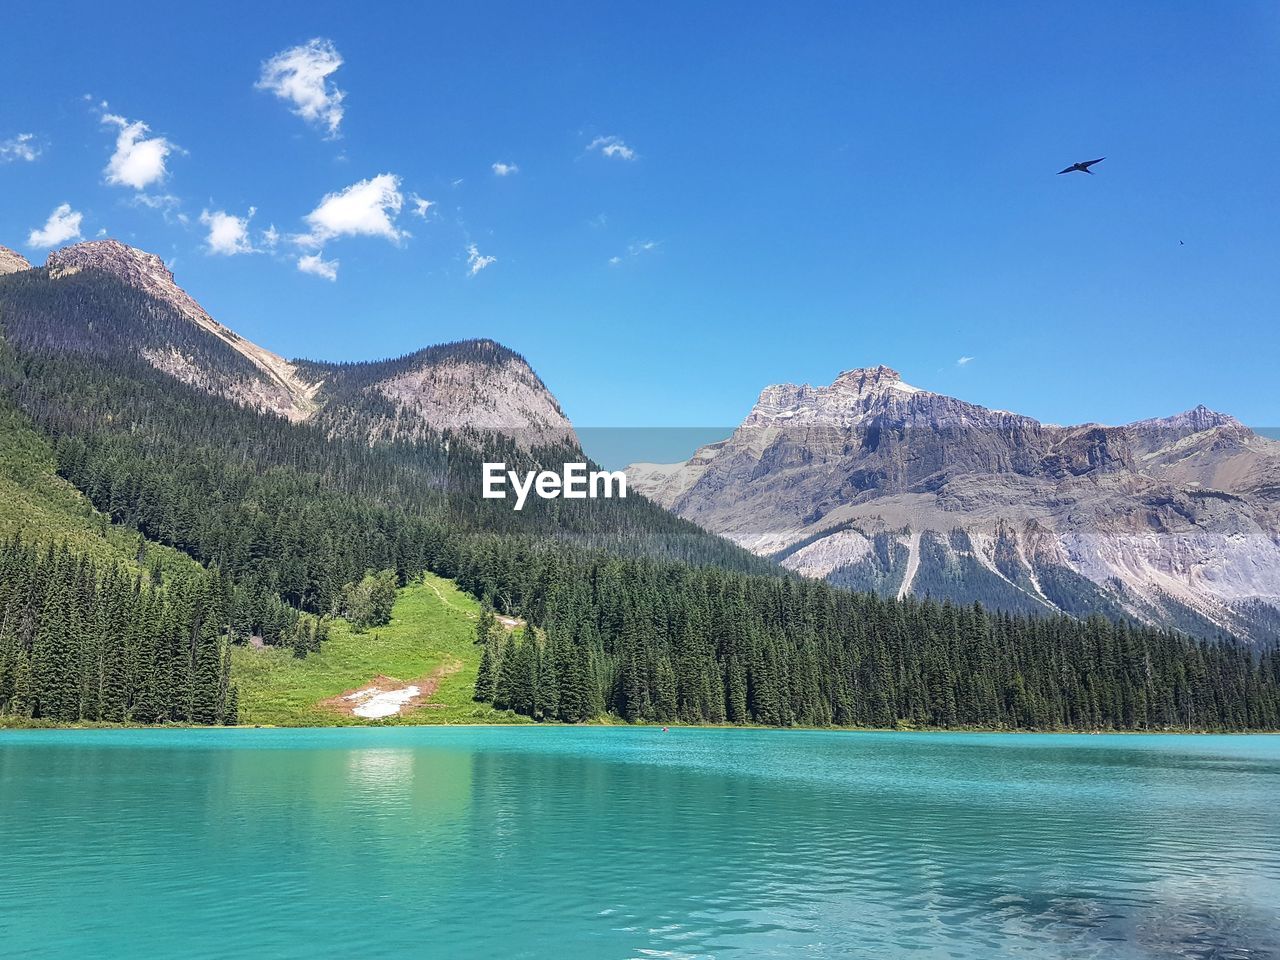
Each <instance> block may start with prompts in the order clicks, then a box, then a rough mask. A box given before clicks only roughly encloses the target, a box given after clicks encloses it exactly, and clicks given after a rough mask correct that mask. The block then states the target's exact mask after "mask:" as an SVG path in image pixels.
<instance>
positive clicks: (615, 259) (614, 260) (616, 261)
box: [609, 257, 622, 267]
mask: <svg viewBox="0 0 1280 960" xmlns="http://www.w3.org/2000/svg"><path fill="white" fill-rule="evenodd" d="M621 262H622V258H621V257H610V258H609V266H611V267H616V266H617V265H618V264H620V263H621Z"/></svg>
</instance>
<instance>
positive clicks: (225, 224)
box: [200, 207, 257, 257]
mask: <svg viewBox="0 0 1280 960" xmlns="http://www.w3.org/2000/svg"><path fill="white" fill-rule="evenodd" d="M255 213H257V210H256V209H255V208H254V207H250V208H249V213H248V216H244V217H237V216H235V215H234V214H230V213H227V212H226V211H225V210H214V211H209V210H202V211H201V212H200V222H201V223H202V224H204V225H205V226H206V227H208V228H209V235H208V236H207V237H205V249H206V250H208V252H209V253H211V254H216V255H219V256H224V257H232V256H235V255H236V254H240V253H255V252H257V251H256V250H255V249H254V246H253V243H252V242H251V241H250V239H249V221H250V220H251V219H252V218H253V215H254V214H255Z"/></svg>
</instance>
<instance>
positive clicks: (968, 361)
mask: <svg viewBox="0 0 1280 960" xmlns="http://www.w3.org/2000/svg"><path fill="white" fill-rule="evenodd" d="M971 363H973V357H961V358H960V359H958V360H957V361H956V366H957V367H967V366H968V365H969V364H971Z"/></svg>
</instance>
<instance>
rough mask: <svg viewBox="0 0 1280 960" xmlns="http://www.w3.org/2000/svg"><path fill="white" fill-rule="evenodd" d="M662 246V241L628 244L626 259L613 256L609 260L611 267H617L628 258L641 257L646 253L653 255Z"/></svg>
mask: <svg viewBox="0 0 1280 960" xmlns="http://www.w3.org/2000/svg"><path fill="white" fill-rule="evenodd" d="M660 246H662V241H661V240H637V241H635V242H634V243H629V244H627V253H626V257H625V258H624V257H621V256H613V257H610V258H609V265H610V266H611V267H616V266H618V264H620V263H622V261H623V260H624V259H626V258H630V257H640V256H643V255H644V254H646V253H651V252H653V251H654V250H657V249H658V248H659V247H660Z"/></svg>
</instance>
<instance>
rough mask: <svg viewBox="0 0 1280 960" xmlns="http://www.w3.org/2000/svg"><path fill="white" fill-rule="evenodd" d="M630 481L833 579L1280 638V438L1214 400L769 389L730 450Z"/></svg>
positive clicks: (897, 382)
mask: <svg viewBox="0 0 1280 960" xmlns="http://www.w3.org/2000/svg"><path fill="white" fill-rule="evenodd" d="M629 477H630V480H631V482H632V484H633V486H634V487H635V488H636V489H637V490H639V491H640V492H642V493H644V494H646V495H647V496H649V497H651V498H652V499H654V500H656V501H657V502H659V503H661V504H663V505H664V506H666V507H668V508H669V509H671V510H673V511H674V512H675V513H676V514H678V515H679V516H681V517H685V518H687V519H690V520H693V521H695V522H696V523H698V524H700V525H701V526H703V527H704V528H705V529H707V530H710V531H712V532H714V533H720V534H722V535H725V536H727V537H729V538H730V539H732V540H734V541H735V542H737V543H739V544H741V545H742V546H745V547H747V548H748V549H751V550H752V551H754V552H756V553H759V554H763V555H768V556H774V557H776V558H778V559H780V560H781V561H782V562H783V564H784V565H785V566H787V567H789V568H791V569H793V570H796V571H798V572H801V573H805V574H808V575H812V576H819V577H825V578H826V579H828V580H831V581H832V582H834V583H837V584H843V585H847V586H853V587H860V588H869V589H874V590H876V591H878V592H880V593H885V594H897V595H906V594H908V593H914V594H918V595H923V594H926V593H927V594H930V595H932V596H934V597H938V598H943V597H949V598H952V599H955V600H957V601H971V600H975V599H978V600H982V601H984V602H986V603H988V604H989V605H992V606H999V607H1003V608H1006V609H1016V610H1025V611H1041V612H1045V611H1054V610H1058V611H1064V612H1067V613H1070V614H1073V615H1077V616H1079V615H1087V614H1089V613H1094V612H1098V613H1106V614H1109V615H1113V616H1114V615H1124V616H1130V617H1134V618H1136V619H1139V620H1142V621H1145V622H1148V623H1157V624H1161V625H1168V626H1178V627H1180V628H1183V629H1188V630H1190V631H1192V632H1196V633H1200V634H1213V633H1215V632H1231V633H1234V634H1237V635H1240V636H1244V637H1249V638H1251V639H1256V640H1264V641H1265V640H1272V639H1276V638H1277V637H1280V443H1277V442H1276V441H1272V440H1268V439H1265V438H1262V437H1259V436H1257V435H1255V434H1254V433H1253V432H1252V431H1250V430H1248V428H1246V427H1245V426H1244V425H1242V424H1241V423H1240V422H1239V421H1237V420H1236V419H1234V418H1233V417H1230V416H1227V415H1226V414H1221V413H1216V412H1214V411H1211V410H1209V409H1207V408H1205V407H1203V406H1200V407H1196V408H1195V409H1193V410H1189V411H1187V412H1185V413H1181V414H1178V415H1176V416H1173V417H1167V418H1159V419H1153V420H1144V421H1139V422H1137V423H1132V424H1128V425H1125V426H1120V427H1107V426H1101V425H1098V424H1082V425H1078V426H1065V427H1060V426H1051V425H1047V424H1042V423H1040V422H1039V421H1037V420H1035V419H1033V418H1031V417H1025V416H1021V415H1018V414H1014V413H1009V412H1007V411H1001V410H991V409H988V408H986V407H982V406H979V405H976V404H971V403H967V402H965V401H963V400H958V399H956V398H953V397H947V396H944V395H941V394H936V393H932V392H930V391H927V390H921V389H919V388H917V387H913V386H910V385H909V384H906V383H904V382H903V381H902V378H901V376H899V374H898V373H897V372H896V371H895V370H892V369H890V368H888V367H884V366H880V367H873V368H867V369H858V370H850V371H846V372H845V373H842V374H841V375H840V376H839V377H837V378H836V380H835V381H834V382H833V383H832V384H831V385H829V386H817V387H815V386H809V385H795V384H781V385H777V386H771V387H767V388H765V390H764V391H762V393H761V394H760V398H759V400H758V401H757V402H756V404H755V406H754V407H753V408H752V410H751V412H750V413H749V414H748V416H747V417H746V419H745V420H744V421H743V422H742V424H741V425H740V426H739V427H738V428H737V430H735V431H734V433H733V435H732V436H731V437H729V438H728V439H726V440H724V441H720V442H718V443H714V444H709V445H707V446H705V447H703V448H702V449H700V450H698V451H697V452H696V453H695V454H694V456H693V457H691V458H690V459H689V460H688V461H686V462H684V463H678V464H667V465H660V464H634V465H632V467H630V468H629Z"/></svg>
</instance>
